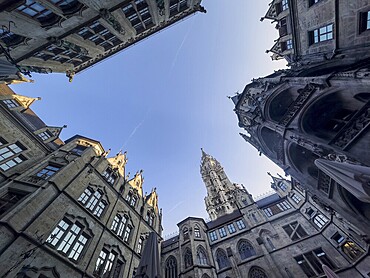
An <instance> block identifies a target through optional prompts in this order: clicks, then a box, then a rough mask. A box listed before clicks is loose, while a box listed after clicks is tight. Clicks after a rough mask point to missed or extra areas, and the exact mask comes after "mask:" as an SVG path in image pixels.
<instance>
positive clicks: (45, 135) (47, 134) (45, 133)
mask: <svg viewBox="0 0 370 278" xmlns="http://www.w3.org/2000/svg"><path fill="white" fill-rule="evenodd" d="M37 136H38V137H40V138H41V140H42V141H46V140H48V139H49V138H51V137H53V135H52V134H51V133H50V131H48V130H45V131H43V132H40V133H39V134H37Z"/></svg>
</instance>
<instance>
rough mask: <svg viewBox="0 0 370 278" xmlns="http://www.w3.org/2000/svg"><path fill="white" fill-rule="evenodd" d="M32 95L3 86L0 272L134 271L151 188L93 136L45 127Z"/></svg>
mask: <svg viewBox="0 0 370 278" xmlns="http://www.w3.org/2000/svg"><path fill="white" fill-rule="evenodd" d="M34 101H37V99H35V98H30V97H25V96H20V95H16V94H14V93H13V91H12V90H11V89H10V88H9V87H7V86H6V85H0V234H1V236H0V277H43V278H45V277H49V278H52V277H58V278H59V277H66V278H67V277H112V278H113V277H116V278H118V277H132V275H133V273H134V271H135V268H136V267H137V266H138V264H139V261H140V257H141V252H142V247H143V243H144V241H145V239H146V236H147V234H148V233H149V232H151V231H154V232H156V233H157V234H158V236H160V235H161V232H162V227H161V218H162V214H161V211H159V209H158V196H157V193H156V190H155V189H153V190H152V191H151V192H150V194H146V193H145V194H144V192H143V182H144V178H143V175H142V171H138V172H137V173H136V174H135V175H134V176H133V177H130V174H129V173H126V172H125V166H126V162H127V156H126V153H118V154H117V155H115V156H112V157H107V156H108V153H109V151H106V150H104V148H103V146H102V145H101V143H99V142H98V141H96V140H93V139H90V138H86V137H84V136H80V135H76V136H74V137H72V138H70V139H68V140H66V141H65V142H63V141H62V140H61V139H60V138H59V134H60V132H61V130H62V128H61V127H53V126H47V125H46V124H45V123H44V122H43V121H42V120H41V119H40V118H38V117H37V115H36V114H35V113H34V112H33V111H32V110H31V109H30V105H31V104H32V103H33V102H34Z"/></svg>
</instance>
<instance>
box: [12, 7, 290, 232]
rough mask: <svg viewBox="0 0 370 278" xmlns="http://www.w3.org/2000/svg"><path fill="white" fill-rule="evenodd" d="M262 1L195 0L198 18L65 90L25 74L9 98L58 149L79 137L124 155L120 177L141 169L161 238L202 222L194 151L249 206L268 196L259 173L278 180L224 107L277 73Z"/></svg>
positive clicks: (52, 79) (56, 79)
mask: <svg viewBox="0 0 370 278" xmlns="http://www.w3.org/2000/svg"><path fill="white" fill-rule="evenodd" d="M269 1H270V0H259V1H247V0H233V1H230V0H208V1H207V0H204V1H203V6H205V8H206V9H207V13H206V14H202V13H198V14H196V15H194V16H191V17H189V18H187V19H186V20H184V21H182V22H180V23H178V24H176V25H175V26H172V27H170V28H168V29H166V30H164V31H162V32H160V33H158V34H156V35H154V36H152V37H150V38H149V39H147V40H145V41H143V42H140V43H138V44H137V45H135V46H134V47H131V48H130V49H128V50H126V51H123V52H121V53H120V54H118V55H115V56H114V57H112V58H110V59H108V60H106V61H104V62H102V63H100V64H98V65H95V66H94V67H93V68H90V69H89V70H87V71H85V72H83V73H81V74H78V75H76V76H75V78H74V80H73V82H72V83H68V80H67V78H66V77H65V76H64V75H62V74H51V75H50V74H49V75H37V74H34V75H33V79H35V81H36V82H35V83H34V84H20V85H14V86H13V89H14V90H15V92H17V93H18V94H22V95H27V96H32V97H37V96H41V97H42V101H38V102H36V103H34V104H33V106H32V109H33V110H34V111H35V112H36V113H37V114H38V115H39V116H40V117H41V118H42V119H43V120H44V121H45V122H46V123H47V124H48V125H51V126H63V125H64V124H66V125H68V128H66V129H64V130H63V132H62V135H61V138H62V139H64V140H65V139H68V138H69V137H71V136H73V135H75V134H81V135H84V136H87V137H90V138H93V139H96V140H99V141H100V142H102V144H103V146H104V147H105V148H106V149H108V148H111V149H112V154H114V153H116V152H118V151H119V150H120V149H121V148H122V149H123V150H127V151H128V159H129V160H128V164H127V171H129V172H131V174H134V173H135V172H136V171H137V170H140V169H143V170H144V177H145V182H144V190H145V191H148V192H150V190H151V188H152V187H157V192H158V194H159V205H160V207H161V208H163V227H164V229H165V230H164V235H166V234H168V233H171V232H174V231H176V230H177V226H176V224H177V223H178V222H180V221H181V220H182V219H184V218H186V217H187V216H198V217H205V218H207V217H208V216H207V213H206V211H205V206H204V197H205V195H206V189H205V186H204V184H203V182H202V180H201V176H200V173H199V165H200V156H201V151H200V148H201V147H203V148H204V149H205V151H206V152H207V153H209V154H211V155H213V156H214V157H215V158H216V159H218V160H219V161H220V162H221V164H222V165H223V167H224V169H225V171H226V173H227V175H228V176H229V178H230V180H231V181H232V182H236V183H242V184H244V185H245V186H246V187H247V189H248V190H249V192H250V193H252V194H253V195H254V196H257V195H259V194H262V193H264V192H266V191H268V190H270V177H269V176H268V175H267V174H266V172H267V171H270V172H272V173H276V172H279V171H280V170H279V168H277V167H276V166H275V165H274V164H273V163H272V162H270V161H269V160H268V159H267V158H266V157H264V156H262V157H260V156H259V155H258V152H257V150H255V149H254V148H253V147H251V146H250V145H248V144H247V143H246V142H245V141H244V140H243V139H242V138H241V137H240V136H239V134H238V133H239V132H241V131H242V130H241V129H240V128H239V127H238V123H237V118H236V115H235V113H234V112H233V109H234V106H233V103H232V102H231V101H230V100H229V99H228V98H227V96H228V95H233V94H234V93H235V92H236V91H242V90H243V88H244V86H245V85H246V84H247V83H248V82H250V80H251V79H252V78H256V77H260V76H264V75H267V74H270V73H271V72H273V70H275V69H278V68H282V67H284V63H283V62H276V61H271V58H270V57H269V55H268V54H265V50H266V49H270V48H271V47H272V45H273V44H274V40H275V39H276V38H277V37H278V34H277V31H276V30H275V29H274V27H273V25H272V24H271V23H270V22H268V21H265V22H262V23H261V22H260V21H259V19H260V17H262V16H263V15H264V14H265V12H266V11H267V9H268V3H269ZM251 3H252V4H251ZM279 173H282V172H281V171H280V172H279Z"/></svg>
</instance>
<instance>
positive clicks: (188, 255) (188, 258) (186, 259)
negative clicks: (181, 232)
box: [184, 248, 193, 268]
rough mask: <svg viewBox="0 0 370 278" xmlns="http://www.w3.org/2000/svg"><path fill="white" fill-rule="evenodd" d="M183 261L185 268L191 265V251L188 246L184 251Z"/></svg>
mask: <svg viewBox="0 0 370 278" xmlns="http://www.w3.org/2000/svg"><path fill="white" fill-rule="evenodd" d="M184 263H185V268H188V267H191V266H192V265H193V255H192V254H191V251H190V249H189V248H187V249H186V251H185V254H184Z"/></svg>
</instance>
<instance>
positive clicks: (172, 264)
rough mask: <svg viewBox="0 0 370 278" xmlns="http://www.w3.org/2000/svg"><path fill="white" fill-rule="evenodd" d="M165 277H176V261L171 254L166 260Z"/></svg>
mask: <svg viewBox="0 0 370 278" xmlns="http://www.w3.org/2000/svg"><path fill="white" fill-rule="evenodd" d="M165 278H177V261H176V259H175V258H174V257H173V256H170V257H169V258H168V259H167V261H166V269H165Z"/></svg>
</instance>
